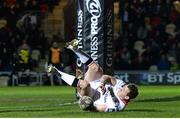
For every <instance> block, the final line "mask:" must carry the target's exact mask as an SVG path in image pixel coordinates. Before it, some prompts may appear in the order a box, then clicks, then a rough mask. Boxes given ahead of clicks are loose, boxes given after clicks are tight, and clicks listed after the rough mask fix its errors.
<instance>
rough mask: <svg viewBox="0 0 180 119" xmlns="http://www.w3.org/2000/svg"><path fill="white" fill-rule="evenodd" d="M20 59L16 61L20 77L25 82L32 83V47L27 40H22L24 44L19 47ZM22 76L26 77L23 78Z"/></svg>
mask: <svg viewBox="0 0 180 119" xmlns="http://www.w3.org/2000/svg"><path fill="white" fill-rule="evenodd" d="M17 54H18V61H17V63H16V68H15V69H16V71H20V72H19V78H21V81H23V82H24V83H25V84H27V85H29V84H30V71H31V69H32V68H33V67H32V65H31V57H30V56H31V51H30V47H29V45H28V44H27V42H26V40H23V41H22V44H21V45H20V46H19V48H18V52H17ZM22 77H25V78H24V79H22Z"/></svg>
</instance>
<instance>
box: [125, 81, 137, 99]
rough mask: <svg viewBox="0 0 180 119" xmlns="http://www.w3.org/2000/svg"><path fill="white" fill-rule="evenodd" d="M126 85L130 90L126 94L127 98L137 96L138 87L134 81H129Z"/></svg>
mask: <svg viewBox="0 0 180 119" xmlns="http://www.w3.org/2000/svg"><path fill="white" fill-rule="evenodd" d="M127 87H128V88H129V90H130V92H129V93H128V94H127V95H128V96H129V99H134V98H136V97H137V95H138V94H139V92H138V87H137V85H136V84H134V83H129V84H128V85H127Z"/></svg>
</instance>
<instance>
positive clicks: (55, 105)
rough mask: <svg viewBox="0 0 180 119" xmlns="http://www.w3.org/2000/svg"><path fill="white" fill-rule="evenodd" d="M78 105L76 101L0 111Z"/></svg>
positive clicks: (9, 108)
mask: <svg viewBox="0 0 180 119" xmlns="http://www.w3.org/2000/svg"><path fill="white" fill-rule="evenodd" d="M75 104H78V102H77V101H75V102H67V103H61V104H48V105H32V106H14V107H7V106H6V107H0V109H7V110H12V109H16V110H18V109H19V110H22V109H23V110H28V109H30V108H43V107H61V106H67V105H75ZM0 111H3V110H0Z"/></svg>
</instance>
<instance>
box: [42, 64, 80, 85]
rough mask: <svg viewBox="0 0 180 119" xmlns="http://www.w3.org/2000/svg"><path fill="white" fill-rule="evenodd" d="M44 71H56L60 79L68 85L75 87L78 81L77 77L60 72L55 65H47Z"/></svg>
mask: <svg viewBox="0 0 180 119" xmlns="http://www.w3.org/2000/svg"><path fill="white" fill-rule="evenodd" d="M46 71H47V73H50V72H53V73H58V75H60V77H61V79H62V80H63V81H65V82H66V83H67V84H68V85H70V86H73V87H76V86H77V84H78V82H79V79H77V78H76V77H75V76H73V75H70V74H67V73H65V72H62V71H60V70H59V69H57V68H56V67H55V66H52V65H49V66H47V67H46Z"/></svg>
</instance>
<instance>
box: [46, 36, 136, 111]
mask: <svg viewBox="0 0 180 119" xmlns="http://www.w3.org/2000/svg"><path fill="white" fill-rule="evenodd" d="M77 45H78V40H76V39H74V40H72V41H71V42H69V43H68V45H67V48H68V49H70V50H72V51H73V52H74V53H75V54H76V55H77V56H78V57H79V59H80V61H81V62H82V63H84V64H86V65H87V66H88V69H87V71H86V73H85V76H84V80H79V79H77V78H76V77H75V76H73V75H69V74H67V73H64V72H62V71H59V70H58V69H57V71H58V73H59V74H60V75H61V78H62V80H64V81H65V82H66V83H67V84H68V85H70V86H74V87H77V91H78V95H79V96H80V97H82V96H89V97H91V98H92V100H93V102H94V103H93V108H90V109H88V110H90V111H98V112H117V111H122V110H123V109H124V108H125V107H126V106H127V104H128V103H129V101H130V100H131V99H134V98H136V96H137V95H138V88H137V85H136V84H134V83H129V84H126V83H125V82H124V81H122V80H120V79H116V78H115V77H113V76H110V75H105V74H103V70H102V68H101V67H100V66H99V65H98V64H97V63H95V62H94V61H93V59H92V58H91V57H89V55H87V54H86V53H84V52H83V51H81V50H79V49H77ZM51 69H52V67H50V70H49V71H51Z"/></svg>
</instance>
